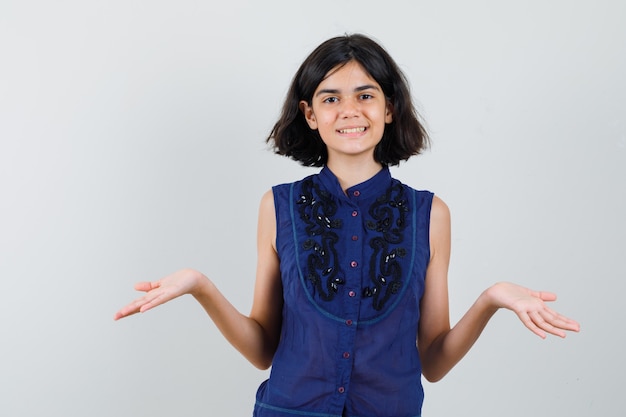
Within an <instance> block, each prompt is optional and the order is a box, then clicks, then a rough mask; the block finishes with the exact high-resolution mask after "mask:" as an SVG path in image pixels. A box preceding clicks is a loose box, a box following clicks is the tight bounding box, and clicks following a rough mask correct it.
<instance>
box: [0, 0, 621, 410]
mask: <svg viewBox="0 0 626 417" xmlns="http://www.w3.org/2000/svg"><path fill="white" fill-rule="evenodd" d="M624 22H626V3H625V2H623V1H621V0H614V1H610V0H598V1H591V0H589V1H581V0H573V1H572V0H570V1H564V0H563V1H550V0H546V1H534V0H531V1H526V2H513V1H501V0H500V1H496V0H477V1H434V0H426V1H392V0H391V1H385V2H381V1H378V0H375V1H374V0H372V1H369V0H333V1H328V0H318V1H315V2H297V1H245V0H233V1H229V2H224V1H219V2H218V1H192V0H179V1H144V0H125V1H119V0H113V1H106V2H105V1H76V0H68V1H58V2H57V1H55V2H48V1H28V0H20V1H16V0H2V1H0V280H1V281H0V282H1V286H0V331H1V333H0V337H1V341H0V415H2V416H7V417H8V416H10V417H21V416H25V417H40V416H91V417H98V416H102V417H110V416H153V417H158V416H189V417H191V416H226V417H230V416H233V417H237V416H249V415H251V412H252V406H253V403H254V395H255V392H256V389H257V387H258V385H259V384H260V383H261V382H262V380H264V379H265V378H266V377H267V374H268V373H267V372H264V371H259V370H256V369H255V368H254V367H252V365H250V364H249V363H247V362H246V361H245V359H244V358H243V357H242V356H241V355H240V354H239V353H238V352H236V351H235V350H234V349H233V348H232V347H230V345H228V343H227V342H226V341H225V340H224V339H223V337H222V336H221V334H219V332H218V331H217V330H216V328H215V326H214V325H213V323H212V322H211V321H210V319H209V318H208V317H207V316H206V315H205V313H204V311H203V310H202V309H201V308H200V306H199V305H197V304H196V303H195V302H194V300H193V299H192V298H191V297H183V298H181V299H178V300H176V301H174V302H171V303H169V304H168V305H166V306H163V307H160V308H158V309H155V310H153V311H151V312H149V313H146V314H144V315H141V316H134V317H131V318H128V319H125V320H122V321H119V322H114V321H113V314H114V312H115V311H117V309H119V308H120V307H121V306H123V305H125V304H126V303H128V302H129V301H131V300H132V299H134V298H135V297H136V296H137V295H138V294H137V293H136V292H135V291H134V290H133V284H134V283H135V282H136V281H140V280H156V279H158V278H160V277H161V276H163V275H166V274H169V273H171V272H173V271H175V270H178V269H180V268H183V267H192V268H196V269H199V270H201V271H203V272H204V273H205V274H207V275H208V276H210V277H211V278H212V279H213V280H214V281H215V282H216V284H217V285H218V287H219V288H220V289H221V290H222V291H223V292H224V293H225V295H226V296H227V297H228V298H229V299H230V300H231V301H232V302H233V303H234V304H235V305H236V306H237V307H238V308H239V309H240V310H241V311H242V312H244V313H247V312H248V311H249V308H250V305H251V301H252V290H253V283H254V271H255V262H256V259H255V258H256V248H255V244H256V241H255V239H256V219H257V208H258V203H259V200H260V197H261V195H262V194H263V193H264V192H265V191H266V190H267V189H268V188H269V187H271V186H272V185H274V184H276V183H281V182H287V181H293V180H296V179H299V178H301V177H303V176H305V175H308V174H309V173H311V172H315V171H316V170H311V169H306V168H302V167H300V166H298V164H297V163H296V162H293V161H291V160H288V159H286V158H283V157H279V156H276V155H273V154H272V153H271V152H270V151H268V150H267V149H266V145H265V142H264V141H265V138H266V136H267V134H268V133H269V131H270V129H271V127H272V125H273V123H274V122H275V120H276V119H277V117H278V115H279V111H280V107H281V105H282V100H283V98H284V95H285V93H286V91H287V88H288V85H289V83H290V80H291V77H292V76H293V74H294V73H295V71H296V69H297V67H298V66H299V65H300V63H301V61H302V60H303V59H304V58H305V57H306V55H308V53H309V52H310V51H311V50H312V49H313V48H314V47H315V46H317V45H318V44H319V43H320V42H322V41H323V40H325V39H327V38H329V37H332V36H336V35H341V34H343V33H346V32H350V33H353V32H362V33H365V34H368V35H370V36H372V37H374V38H375V39H377V40H378V41H380V42H381V44H382V45H384V46H385V47H386V48H387V49H388V50H389V52H390V53H391V55H392V56H393V57H394V58H395V59H396V60H397V62H398V63H399V64H400V65H401V67H402V69H403V70H404V71H405V73H406V75H407V77H408V78H409V80H410V83H411V86H412V89H413V94H414V96H415V102H416V104H417V106H418V108H419V109H420V111H421V113H422V115H423V117H424V118H425V119H426V122H427V126H428V128H429V131H430V133H431V136H432V140H433V146H432V148H431V149H430V150H429V151H428V152H426V153H425V154H424V155H422V156H419V157H416V158H413V159H411V160H410V161H408V162H407V163H403V164H401V166H400V167H398V168H393V171H392V172H393V174H394V175H395V176H396V177H397V178H399V179H401V180H402V181H404V182H406V183H407V184H409V185H412V186H413V187H415V188H420V189H430V190H432V191H434V192H435V193H437V194H438V195H439V196H440V197H441V198H443V200H444V201H446V202H447V203H448V205H449V206H450V208H451V211H452V222H453V248H452V262H451V269H450V278H449V280H450V299H451V316H452V321H453V324H454V323H455V322H456V321H457V320H458V319H459V318H460V316H461V315H462V314H463V313H464V312H465V311H466V309H467V308H469V306H470V305H471V303H472V302H473V301H474V300H475V299H476V297H477V296H478V295H479V294H480V292H481V291H483V290H484V289H485V288H487V287H488V286H489V285H491V284H492V283H494V282H496V281H500V280H510V281H515V282H518V283H521V284H523V285H526V286H529V287H532V288H536V289H540V290H550V291H555V292H556V293H557V294H558V295H559V299H558V300H557V302H556V303H555V304H554V307H555V308H556V309H557V310H558V311H561V312H562V313H564V314H566V315H568V316H570V317H573V318H575V319H577V320H579V321H580V323H581V325H582V332H581V333H579V334H572V335H570V336H569V337H568V338H566V339H565V340H561V339H557V338H549V339H547V340H541V339H539V338H538V337H536V336H534V335H533V334H531V333H530V332H528V331H527V330H526V329H525V328H524V327H523V326H522V325H521V323H520V322H519V321H518V320H517V318H516V317H515V316H514V315H513V314H512V313H510V312H508V311H502V312H499V313H498V314H497V315H496V317H494V319H493V320H492V322H491V323H490V324H489V326H488V327H487V329H486V330H485V332H484V334H483V336H482V338H481V339H480V340H479V341H478V343H477V344H476V346H475V347H474V348H473V350H472V351H471V352H470V353H469V354H468V355H467V357H466V358H465V359H464V360H463V361H462V362H461V363H460V364H459V365H458V366H457V367H456V368H454V369H453V370H452V372H451V373H450V374H449V375H447V376H446V378H445V379H444V380H443V381H441V382H439V383H437V384H429V383H426V384H425V391H426V399H425V405H424V416H425V417H445V416H479V415H480V416H483V417H489V416H494V417H495V416H498V417H501V416H507V417H508V416H510V417H522V416H524V417H526V416H529V415H532V416H536V417H539V416H568V417H574V416H580V417H583V416H585V417H587V416H604V417H610V416H622V415H623V410H624V407H625V405H626V401H625V400H624V395H623V393H622V389H621V388H622V387H623V375H624V372H625V371H626V367H625V361H624V356H623V355H624V354H623V348H624V346H625V343H624V336H623V332H622V326H623V324H624V322H625V319H626V317H625V313H624V309H623V299H624V293H625V285H624V282H625V280H626V267H625V264H624V260H625V258H626V221H625V220H624V215H625V213H626V184H625V180H626V81H625V77H624V74H626V25H625V24H624Z"/></svg>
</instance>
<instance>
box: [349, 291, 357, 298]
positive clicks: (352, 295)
mask: <svg viewBox="0 0 626 417" xmlns="http://www.w3.org/2000/svg"><path fill="white" fill-rule="evenodd" d="M348 295H349V296H350V297H354V296H355V295H356V293H355V292H354V291H350V292H349V293H348Z"/></svg>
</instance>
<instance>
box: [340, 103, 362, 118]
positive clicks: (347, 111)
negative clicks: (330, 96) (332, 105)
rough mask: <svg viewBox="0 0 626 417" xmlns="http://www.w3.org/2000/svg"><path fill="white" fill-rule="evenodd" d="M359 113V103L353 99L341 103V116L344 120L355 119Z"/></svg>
mask: <svg viewBox="0 0 626 417" xmlns="http://www.w3.org/2000/svg"><path fill="white" fill-rule="evenodd" d="M359 113H360V106H359V103H358V102H357V101H356V100H354V99H344V100H342V101H341V116H342V117H344V118H347V117H355V116H358V115H359Z"/></svg>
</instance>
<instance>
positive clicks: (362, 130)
mask: <svg viewBox="0 0 626 417" xmlns="http://www.w3.org/2000/svg"><path fill="white" fill-rule="evenodd" d="M364 131H365V128H364V127H353V128H352V129H341V130H340V131H339V132H340V133H359V132H364Z"/></svg>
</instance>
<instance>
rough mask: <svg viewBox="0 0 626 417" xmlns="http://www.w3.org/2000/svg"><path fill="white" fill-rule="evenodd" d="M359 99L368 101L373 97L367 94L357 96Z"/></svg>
mask: <svg viewBox="0 0 626 417" xmlns="http://www.w3.org/2000/svg"><path fill="white" fill-rule="evenodd" d="M359 98H360V99H361V100H370V99H372V98H374V96H372V95H371V94H369V93H363V94H361V95H360V96H359Z"/></svg>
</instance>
